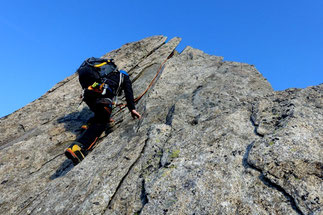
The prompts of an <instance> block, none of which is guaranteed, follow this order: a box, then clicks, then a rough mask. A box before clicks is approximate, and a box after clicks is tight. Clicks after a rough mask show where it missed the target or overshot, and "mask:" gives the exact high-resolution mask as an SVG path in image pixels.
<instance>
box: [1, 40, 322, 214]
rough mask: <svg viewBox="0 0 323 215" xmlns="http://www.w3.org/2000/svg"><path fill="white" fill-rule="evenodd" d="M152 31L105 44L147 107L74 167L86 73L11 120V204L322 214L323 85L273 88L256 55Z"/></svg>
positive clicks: (6, 161) (73, 210)
mask: <svg viewBox="0 0 323 215" xmlns="http://www.w3.org/2000/svg"><path fill="white" fill-rule="evenodd" d="M166 40H167V38H166V37H164V36H153V37H149V38H145V39H143V40H140V41H137V42H132V43H127V44H125V45H124V46H122V47H121V48H120V49H117V50H114V51H112V52H110V53H107V54H106V55H104V56H103V57H104V58H114V59H115V61H116V64H117V65H118V67H119V69H124V70H126V71H128V72H129V74H130V77H131V79H132V80H133V87H134V92H135V95H138V94H140V93H141V92H143V91H144V89H146V87H147V86H148V84H149V83H150V81H151V80H152V77H153V76H154V75H155V74H156V72H157V70H158V68H159V67H160V66H161V65H162V63H163V62H164V61H165V60H166V59H167V58H169V57H170V56H171V57H170V58H169V59H168V60H167V62H166V63H165V64H164V66H163V69H162V73H161V74H160V75H159V77H158V80H157V82H156V83H155V84H154V85H153V87H152V88H151V89H150V90H149V91H148V93H147V94H146V95H145V96H144V97H143V98H142V99H141V100H140V102H139V103H138V105H137V109H138V110H139V112H141V113H142V115H143V118H142V119H141V120H139V121H133V120H132V119H131V117H130V115H129V113H127V112H126V111H123V112H122V111H121V112H118V113H116V114H114V116H113V117H114V119H115V120H116V125H115V126H114V127H113V128H112V129H110V130H109V131H107V132H106V135H107V136H105V137H104V138H102V140H101V143H100V144H99V145H98V146H97V148H95V149H94V150H93V152H91V153H90V154H89V155H88V156H87V157H86V159H85V160H84V161H83V162H82V163H80V164H79V165H77V166H75V167H74V166H73V165H72V164H71V162H70V161H69V160H66V158H65V157H64V155H63V151H64V149H65V148H66V147H67V145H68V140H73V139H74V138H75V137H76V136H77V135H78V133H79V132H78V129H79V128H80V126H81V125H82V123H84V122H85V121H86V120H87V119H88V118H89V117H90V116H91V114H92V113H91V112H90V111H89V109H88V108H87V107H86V105H85V104H82V105H80V106H79V102H80V100H79V99H78V97H79V95H80V94H81V88H80V86H79V83H78V79H77V74H73V75H72V76H70V77H67V78H66V79H64V80H63V81H61V82H59V83H58V84H57V85H55V86H54V87H53V88H52V89H50V90H49V91H48V92H47V93H46V94H45V95H43V96H42V97H41V98H39V99H37V100H35V101H34V102H32V103H30V104H28V105H27V106H25V107H23V108H22V109H20V110H18V111H16V112H14V113H13V114H11V115H9V116H6V117H4V118H1V119H0V124H1V134H2V135H1V138H0V173H1V174H0V175H1V176H0V183H1V185H0V190H1V193H3V196H2V197H0V213H1V214H4V213H7V214H194V213H195V214H218V213H219V214H220V213H221V214H233V213H237V214H320V213H321V212H322V205H323V203H322V199H323V196H322V175H323V174H322V169H323V164H322V161H321V158H322V142H323V137H322V134H323V132H322V128H321V126H320V125H321V124H322V122H323V112H322V108H323V97H322V95H323V85H322V84H321V85H318V86H314V87H308V88H305V89H287V90H285V91H278V92H276V91H274V90H273V89H272V87H271V86H270V84H269V83H268V81H267V80H266V79H265V78H264V77H263V76H262V75H261V74H260V73H259V72H258V71H257V70H256V69H255V67H254V66H252V65H248V64H245V63H237V62H229V61H223V58H222V57H217V56H212V55H208V54H205V53H204V52H203V51H201V50H197V49H194V48H192V47H186V48H185V49H184V50H183V51H182V52H181V53H177V52H176V51H175V48H176V46H177V45H178V44H179V42H180V40H181V39H180V38H177V37H175V38H173V39H171V40H169V41H168V42H166Z"/></svg>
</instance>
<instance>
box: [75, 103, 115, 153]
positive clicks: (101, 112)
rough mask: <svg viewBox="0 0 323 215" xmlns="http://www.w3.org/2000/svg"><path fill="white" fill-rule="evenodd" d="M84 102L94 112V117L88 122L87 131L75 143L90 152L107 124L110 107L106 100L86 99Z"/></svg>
mask: <svg viewBox="0 0 323 215" xmlns="http://www.w3.org/2000/svg"><path fill="white" fill-rule="evenodd" d="M84 101H85V103H86V104H87V105H88V106H89V108H90V110H91V111H93V112H94V117H92V118H91V119H90V120H89V127H88V129H87V130H86V131H85V132H84V133H83V134H82V135H81V136H80V137H79V138H78V139H77V142H79V143H81V144H82V146H83V149H85V150H90V149H91V148H92V147H93V145H95V143H96V141H97V140H98V138H99V137H100V135H101V134H102V133H103V131H104V130H105V128H106V126H107V124H108V123H109V120H110V116H111V111H112V105H111V102H109V100H107V99H96V98H87V99H85V100H84ZM110 101H111V100H110Z"/></svg>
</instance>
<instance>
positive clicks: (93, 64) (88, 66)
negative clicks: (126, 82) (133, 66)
mask: <svg viewBox="0 0 323 215" xmlns="http://www.w3.org/2000/svg"><path fill="white" fill-rule="evenodd" d="M112 72H113V73H114V72H116V73H118V74H120V81H119V84H118V85H119V86H118V88H117V90H116V92H113V93H114V94H115V95H118V94H119V91H120V86H121V84H122V82H123V78H124V77H123V75H124V73H125V72H124V71H119V70H118V68H117V66H116V64H115V63H114V62H113V59H102V58H95V57H91V58H88V59H86V60H85V61H84V62H83V63H82V64H81V66H80V67H79V68H78V70H77V73H78V75H79V81H80V84H81V86H82V88H83V89H88V88H89V86H91V85H93V84H94V83H97V84H99V85H101V84H104V83H106V82H107V80H108V77H109V74H111V73H112ZM102 87H105V89H109V86H108V85H107V84H105V85H102ZM110 90H111V89H110ZM105 93H106V90H103V92H102V95H104V94H105Z"/></svg>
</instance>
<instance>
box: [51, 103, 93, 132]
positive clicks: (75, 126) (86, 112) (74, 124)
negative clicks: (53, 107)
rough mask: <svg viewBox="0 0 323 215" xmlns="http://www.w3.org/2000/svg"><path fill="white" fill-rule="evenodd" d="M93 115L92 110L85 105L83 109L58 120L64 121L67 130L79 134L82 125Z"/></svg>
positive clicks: (59, 121)
mask: <svg viewBox="0 0 323 215" xmlns="http://www.w3.org/2000/svg"><path fill="white" fill-rule="evenodd" d="M92 116H93V113H92V111H91V110H90V109H89V108H88V107H84V108H83V109H82V111H76V112H73V113H70V114H67V115H65V116H63V117H61V118H58V119H57V122H58V123H64V128H65V130H66V131H69V132H72V133H74V134H79V132H80V130H81V126H82V125H84V124H86V122H87V120H88V119H89V118H90V117H92Z"/></svg>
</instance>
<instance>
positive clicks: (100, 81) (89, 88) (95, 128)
mask: <svg viewBox="0 0 323 215" xmlns="http://www.w3.org/2000/svg"><path fill="white" fill-rule="evenodd" d="M77 73H78V75H79V81H80V84H81V86H82V88H83V101H85V103H86V104H87V105H88V106H89V108H90V110H91V111H93V112H94V116H93V117H92V118H90V119H89V120H88V123H87V125H86V126H82V128H83V129H85V131H84V132H83V134H82V135H81V136H79V137H78V138H77V139H76V141H74V142H73V143H72V144H71V145H70V146H69V147H68V148H67V149H66V150H65V155H66V156H67V158H69V159H71V160H72V161H73V163H74V164H77V163H79V162H81V161H82V160H83V159H84V157H85V156H86V155H87V153H88V151H90V150H91V149H93V147H94V146H95V144H96V142H97V140H98V138H99V137H100V135H101V134H102V133H103V131H104V130H105V129H106V127H107V124H108V123H109V121H110V115H111V111H112V104H113V100H114V98H115V97H116V96H117V95H119V93H121V90H123V91H124V93H125V97H126V101H127V106H128V109H129V111H130V113H131V115H132V117H133V118H134V119H135V118H138V119H140V118H141V115H140V114H139V113H138V112H137V111H136V109H135V102H134V97H133V90H132V84H131V81H130V79H129V75H128V74H127V73H126V72H125V71H123V70H120V71H119V70H118V69H117V66H116V65H115V63H114V62H113V60H112V59H101V58H94V57H92V58H88V59H86V60H85V61H84V62H83V63H82V65H81V66H80V67H79V69H78V70H77Z"/></svg>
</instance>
